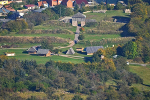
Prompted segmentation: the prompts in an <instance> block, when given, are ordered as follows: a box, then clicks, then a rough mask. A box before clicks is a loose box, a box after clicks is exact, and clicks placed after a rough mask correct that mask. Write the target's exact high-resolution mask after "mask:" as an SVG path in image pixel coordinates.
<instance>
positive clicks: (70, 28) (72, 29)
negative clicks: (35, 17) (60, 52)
mask: <svg viewBox="0 0 150 100" xmlns="http://www.w3.org/2000/svg"><path fill="white" fill-rule="evenodd" d="M76 28H77V27H75V26H69V27H62V26H49V25H38V26H35V27H34V29H35V30H39V29H41V30H50V29H51V30H54V29H68V30H70V31H73V32H75V31H76Z"/></svg>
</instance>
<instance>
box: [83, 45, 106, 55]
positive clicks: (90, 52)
mask: <svg viewBox="0 0 150 100" xmlns="http://www.w3.org/2000/svg"><path fill="white" fill-rule="evenodd" d="M100 48H102V49H104V47H103V46H91V47H86V48H85V51H86V53H87V55H93V53H94V52H97V50H98V49H100Z"/></svg>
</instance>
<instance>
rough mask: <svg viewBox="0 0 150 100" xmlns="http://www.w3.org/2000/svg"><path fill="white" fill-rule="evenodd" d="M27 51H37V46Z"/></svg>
mask: <svg viewBox="0 0 150 100" xmlns="http://www.w3.org/2000/svg"><path fill="white" fill-rule="evenodd" d="M27 51H28V52H36V51H37V50H36V47H31V48H29V49H28V50H27Z"/></svg>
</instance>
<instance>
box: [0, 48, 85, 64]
mask: <svg viewBox="0 0 150 100" xmlns="http://www.w3.org/2000/svg"><path fill="white" fill-rule="evenodd" d="M25 50H26V49H0V55H4V53H5V52H15V56H14V57H8V58H16V59H18V60H36V61H37V63H38V64H45V63H46V62H47V61H49V60H50V59H51V60H53V61H61V62H72V63H82V62H85V61H84V59H82V58H72V57H70V58H67V57H62V56H57V55H52V56H50V57H43V56H37V55H29V54H27V53H23V51H25ZM76 56H79V55H78V54H76ZM80 56H81V55H80ZM82 56H83V55H82Z"/></svg>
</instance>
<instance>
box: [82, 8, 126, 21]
mask: <svg viewBox="0 0 150 100" xmlns="http://www.w3.org/2000/svg"><path fill="white" fill-rule="evenodd" d="M85 15H86V18H88V19H95V20H97V21H102V20H103V19H104V18H105V17H107V18H112V17H114V16H123V17H128V15H129V14H126V13H124V12H123V11H122V10H108V11H106V13H92V12H91V13H86V14H85Z"/></svg>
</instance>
